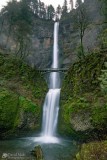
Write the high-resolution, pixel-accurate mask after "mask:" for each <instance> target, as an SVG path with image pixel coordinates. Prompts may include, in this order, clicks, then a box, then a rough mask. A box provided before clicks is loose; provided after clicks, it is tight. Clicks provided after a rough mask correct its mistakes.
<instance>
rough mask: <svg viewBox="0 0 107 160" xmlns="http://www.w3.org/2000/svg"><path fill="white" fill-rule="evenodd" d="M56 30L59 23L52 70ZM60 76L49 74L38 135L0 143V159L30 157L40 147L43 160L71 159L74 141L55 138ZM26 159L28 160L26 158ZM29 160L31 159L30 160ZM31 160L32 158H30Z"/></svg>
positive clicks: (74, 148) (57, 65) (56, 65)
mask: <svg viewBox="0 0 107 160" xmlns="http://www.w3.org/2000/svg"><path fill="white" fill-rule="evenodd" d="M58 28H59V23H58V22H56V23H55V25H54V46H53V63H52V68H58V67H59V62H58V61H59V56H58ZM60 87H61V86H60V74H59V73H58V72H51V73H50V75H49V91H48V93H47V95H46V98H45V101H44V105H43V119H42V131H41V133H40V134H39V135H34V134H33V136H32V135H30V137H24V138H19V139H13V140H4V141H0V158H1V157H2V155H3V153H10V154H14V153H22V154H23V153H24V154H25V155H26V156H27V157H29V156H31V155H30V151H31V150H32V149H33V148H34V147H35V146H36V145H41V147H42V150H43V154H44V157H45V160H59V159H64V160H68V159H72V157H73V155H75V152H76V151H77V145H76V143H75V141H73V140H71V139H68V138H66V139H65V138H61V137H57V134H56V133H57V132H56V131H57V122H58V112H59V99H60ZM27 159H28V158H27ZM30 159H31V158H30ZM32 160H33V157H32Z"/></svg>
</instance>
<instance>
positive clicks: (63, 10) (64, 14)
mask: <svg viewBox="0 0 107 160" xmlns="http://www.w3.org/2000/svg"><path fill="white" fill-rule="evenodd" d="M67 11H68V8H67V0H64V5H63V7H62V16H66V14H67Z"/></svg>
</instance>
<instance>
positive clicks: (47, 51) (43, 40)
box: [0, 18, 54, 68]
mask: <svg viewBox="0 0 107 160" xmlns="http://www.w3.org/2000/svg"><path fill="white" fill-rule="evenodd" d="M33 21H34V22H33V23H34V24H33V26H32V35H28V38H29V39H30V42H29V41H28V42H27V43H28V44H27V47H26V49H27V52H28V56H27V57H26V58H27V62H28V63H29V64H30V65H31V66H32V67H34V66H36V67H38V68H44V67H48V66H50V64H51V61H52V60H51V59H52V57H51V55H52V51H53V49H52V48H53V27H54V23H53V22H52V21H48V20H41V19H39V18H37V19H34V20H33ZM6 25H8V24H6ZM6 30H8V29H7V28H6V27H4V29H3V32H2V33H1V35H0V48H2V49H7V50H10V51H11V52H13V53H17V49H18V48H17V46H18V43H17V42H16V40H15V39H16V38H15V37H14V33H12V31H11V34H10V35H9V37H8V33H7V32H6Z"/></svg>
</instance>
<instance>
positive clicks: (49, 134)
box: [42, 22, 60, 143]
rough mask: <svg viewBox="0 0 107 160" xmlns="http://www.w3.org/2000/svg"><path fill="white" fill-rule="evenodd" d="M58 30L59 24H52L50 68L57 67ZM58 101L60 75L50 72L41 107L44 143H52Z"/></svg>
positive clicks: (56, 119)
mask: <svg viewBox="0 0 107 160" xmlns="http://www.w3.org/2000/svg"><path fill="white" fill-rule="evenodd" d="M58 29H59V23H58V22H55V24H54V46H53V63H52V68H58V67H59V56H58ZM59 99H60V75H59V73H58V72H51V73H50V78H49V91H48V93H47V95H46V98H45V102H44V105H43V120H42V137H43V140H44V141H45V142H47V143H48V142H54V141H56V139H57V138H55V133H56V127H57V121H58V111H59Z"/></svg>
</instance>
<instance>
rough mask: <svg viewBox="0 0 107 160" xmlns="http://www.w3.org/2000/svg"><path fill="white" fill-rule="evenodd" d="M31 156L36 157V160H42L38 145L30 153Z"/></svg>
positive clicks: (41, 152)
mask: <svg viewBox="0 0 107 160" xmlns="http://www.w3.org/2000/svg"><path fill="white" fill-rule="evenodd" d="M31 154H32V155H33V156H35V157H36V160H44V158H43V151H42V148H41V146H40V145H38V146H35V148H34V149H33V150H32V151H31Z"/></svg>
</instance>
